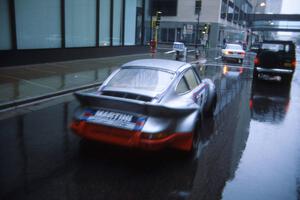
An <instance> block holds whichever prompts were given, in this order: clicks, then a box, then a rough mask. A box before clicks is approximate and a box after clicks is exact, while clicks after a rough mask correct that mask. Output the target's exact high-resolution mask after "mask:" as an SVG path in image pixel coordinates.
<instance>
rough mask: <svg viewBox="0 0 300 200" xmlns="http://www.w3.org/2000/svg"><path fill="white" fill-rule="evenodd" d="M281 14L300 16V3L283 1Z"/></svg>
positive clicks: (294, 0) (296, 0) (297, 0)
mask: <svg viewBox="0 0 300 200" xmlns="http://www.w3.org/2000/svg"><path fill="white" fill-rule="evenodd" d="M281 12H282V13H284V14H300V1H299V0H283V1H282V9H281Z"/></svg>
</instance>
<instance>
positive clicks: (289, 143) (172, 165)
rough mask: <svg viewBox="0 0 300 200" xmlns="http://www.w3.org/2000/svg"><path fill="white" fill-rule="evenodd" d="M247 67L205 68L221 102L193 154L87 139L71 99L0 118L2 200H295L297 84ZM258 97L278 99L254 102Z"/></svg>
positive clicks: (205, 123)
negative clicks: (280, 82) (257, 76)
mask: <svg viewBox="0 0 300 200" xmlns="http://www.w3.org/2000/svg"><path fill="white" fill-rule="evenodd" d="M224 67H226V68H227V69H226V70H225V73H224ZM240 68H241V66H238V65H234V66H231V65H226V66H224V65H222V64H220V63H219V65H216V66H201V67H200V68H199V70H200V72H201V73H202V76H203V77H210V78H212V79H213V80H214V82H215V84H216V87H217V92H218V105H217V110H216V112H215V116H214V118H211V119H204V120H203V122H202V128H201V131H202V135H201V139H202V140H201V143H200V148H199V151H198V153H197V154H196V155H195V156H191V157H189V156H187V155H186V154H182V153H181V152H178V151H173V150H168V149H166V150H164V151H161V152H144V151H140V150H135V149H123V148H117V147H111V146H107V145H103V144H99V143H95V142H87V141H81V140H80V139H79V138H78V137H76V136H74V135H73V134H72V133H71V132H70V130H69V128H68V123H69V122H70V120H71V117H72V114H73V111H74V109H75V108H76V106H77V102H75V101H74V100H72V99H71V100H66V101H63V103H58V104H55V105H51V106H48V107H44V108H41V109H36V110H35V109H32V110H33V111H29V112H27V113H23V114H22V115H17V116H15V117H9V118H6V119H3V120H1V121H0V137H1V145H0V160H1V167H0V185H1V192H0V198H3V199H207V200H211V199H222V198H223V199H297V193H296V185H297V184H299V179H297V178H296V177H300V176H299V174H297V172H299V169H298V166H299V165H297V163H299V159H296V158H297V156H298V155H299V148H298V147H297V141H299V136H298V135H299V134H298V135H297V133H300V129H299V128H300V126H299V123H298V122H299V117H298V116H299V115H298V113H299V111H300V105H299V97H300V89H299V87H300V86H299V84H293V85H292V87H291V88H290V86H287V87H286V86H282V87H280V86H279V88H280V90H282V91H284V92H283V93H281V94H279V93H276V91H277V90H274V91H273V90H272V89H270V88H267V87H268V86H267V85H265V84H263V86H260V85H259V84H260V83H257V84H258V85H254V84H253V85H252V79H251V73H252V71H251V70H249V69H248V68H247V67H245V68H243V70H242V71H241V70H240ZM236 69H238V70H236ZM101 74H102V73H100V74H99V75H101ZM297 76H298V75H297ZM255 84H256V83H255ZM272 86H273V84H272ZM264 87H266V88H264ZM270 87H271V85H270ZM265 90H267V91H268V92H266V91H265ZM257 96H259V97H262V98H267V99H271V101H266V102H265V103H264V104H261V103H259V104H258V105H255V104H256V102H255V101H256V100H257V99H256V98H257ZM277 99H280V101H278V100H277ZM289 99H290V100H289ZM288 100H289V103H288V105H289V106H288V107H289V109H284V108H285V107H286V104H287V103H286V102H287V101H288ZM251 102H252V103H251ZM273 104H274V105H273ZM275 105H276V106H278V109H277V108H276V109H274V108H273V107H274V106H275ZM256 106H258V107H256ZM256 108H257V109H256ZM262 110H266V111H268V112H262ZM269 110H272V112H271V113H270V114H269ZM274 113H275V114H274ZM274 115H276V116H278V117H275V118H270V116H274ZM270 121H272V123H269V122H270ZM298 158H299V156H298ZM297 180H298V182H297ZM276 195H277V196H276Z"/></svg>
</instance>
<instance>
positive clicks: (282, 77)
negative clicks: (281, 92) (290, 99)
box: [281, 74, 293, 84]
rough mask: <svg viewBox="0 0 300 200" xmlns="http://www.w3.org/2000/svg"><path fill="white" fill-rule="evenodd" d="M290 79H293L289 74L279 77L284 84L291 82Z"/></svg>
mask: <svg viewBox="0 0 300 200" xmlns="http://www.w3.org/2000/svg"><path fill="white" fill-rule="evenodd" d="M292 79H293V75H291V74H288V75H284V76H281V80H282V82H283V83H285V84H290V83H291V82H292Z"/></svg>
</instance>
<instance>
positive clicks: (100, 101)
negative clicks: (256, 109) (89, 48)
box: [71, 59, 217, 151]
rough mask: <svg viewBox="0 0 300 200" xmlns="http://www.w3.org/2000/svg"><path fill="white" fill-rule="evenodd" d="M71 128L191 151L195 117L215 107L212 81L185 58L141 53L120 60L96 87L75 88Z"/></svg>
mask: <svg viewBox="0 0 300 200" xmlns="http://www.w3.org/2000/svg"><path fill="white" fill-rule="evenodd" d="M75 96H76V98H77V99H78V100H79V102H80V107H79V108H78V109H77V110H76V112H75V114H74V120H73V122H72V124H71V128H72V130H73V131H74V133H76V134H77V135H79V136H81V137H83V138H87V139H91V140H96V141H99V142H103V143H109V144H113V145H119V146H125V147H137V148H142V149H149V150H157V149H161V148H164V147H173V148H176V149H180V150H183V151H193V150H195V149H196V148H197V144H198V142H199V131H198V130H199V122H200V121H201V118H202V117H203V116H211V115H213V112H214V110H215V107H216V102H217V96H216V91H215V85H214V83H213V82H212V81H211V80H210V79H203V80H202V79H201V78H200V76H199V74H198V73H197V70H196V69H195V67H194V66H192V65H191V64H189V63H186V62H180V61H172V60H162V59H144V60H136V61H132V62H129V63H127V64H124V65H123V66H122V67H121V68H120V69H118V70H117V71H116V72H114V73H112V74H111V75H110V76H109V77H108V78H107V80H106V81H105V82H104V83H103V84H102V85H101V86H100V88H99V90H98V91H97V92H93V93H75Z"/></svg>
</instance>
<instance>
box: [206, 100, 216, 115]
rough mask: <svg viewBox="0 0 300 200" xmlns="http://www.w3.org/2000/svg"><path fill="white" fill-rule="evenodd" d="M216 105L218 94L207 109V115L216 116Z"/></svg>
mask: <svg viewBox="0 0 300 200" xmlns="http://www.w3.org/2000/svg"><path fill="white" fill-rule="evenodd" d="M216 107H217V95H215V96H214V98H213V100H212V102H211V104H210V107H209V108H208V110H207V111H205V113H204V114H205V116H207V117H213V116H214V112H215V110H216Z"/></svg>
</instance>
